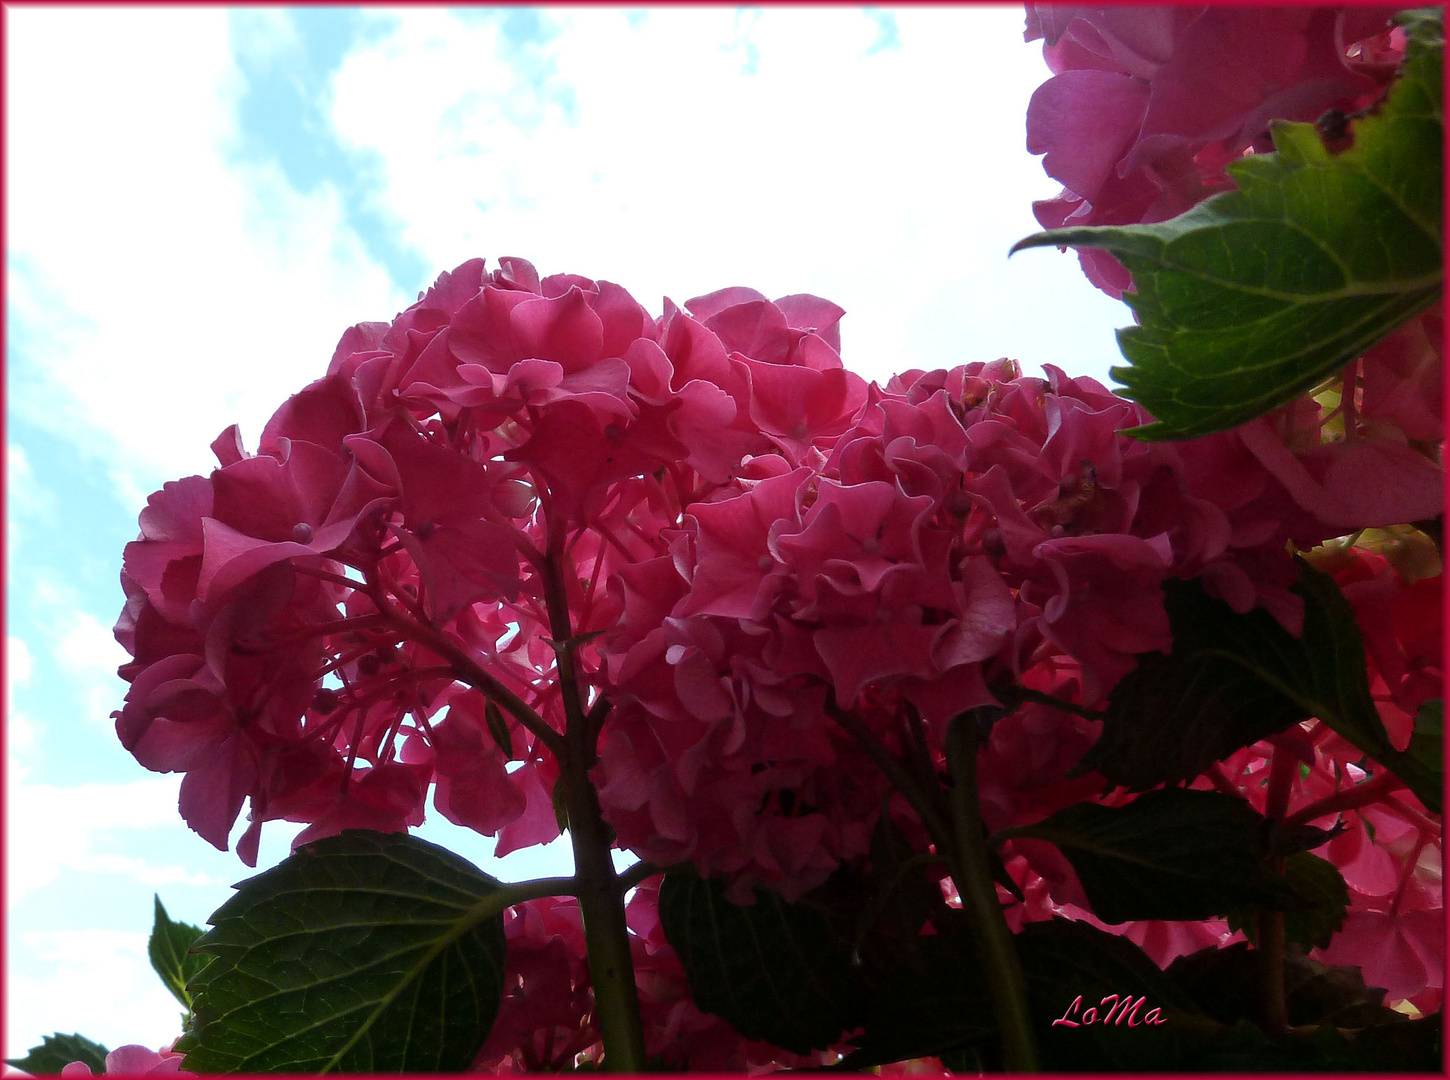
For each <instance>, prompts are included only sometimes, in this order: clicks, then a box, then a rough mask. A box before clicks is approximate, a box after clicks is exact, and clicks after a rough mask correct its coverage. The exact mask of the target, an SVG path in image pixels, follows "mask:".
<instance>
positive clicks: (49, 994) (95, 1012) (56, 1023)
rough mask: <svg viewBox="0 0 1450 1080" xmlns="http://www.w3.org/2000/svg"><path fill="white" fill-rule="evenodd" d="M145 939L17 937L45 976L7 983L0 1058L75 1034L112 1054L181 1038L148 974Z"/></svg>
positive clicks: (174, 1015) (104, 934)
mask: <svg viewBox="0 0 1450 1080" xmlns="http://www.w3.org/2000/svg"><path fill="white" fill-rule="evenodd" d="M146 939H147V934H146V932H144V931H116V930H70V931H38V930H31V931H26V932H25V933H23V934H21V935H20V944H21V947H22V948H23V949H25V950H26V951H28V952H33V953H35V954H37V960H38V964H37V969H38V970H40V971H42V972H44V973H43V974H32V973H27V974H14V973H12V974H11V975H10V976H9V977H8V978H7V980H6V994H5V1013H6V1016H5V1020H6V1023H5V1029H6V1033H7V1040H6V1041H7V1045H6V1048H5V1050H6V1056H7V1057H22V1056H24V1054H25V1052H26V1051H27V1050H28V1049H30V1046H31V1045H33V1044H34V1043H38V1042H39V1041H40V1035H41V1034H49V1033H51V1032H55V1031H60V1032H67V1033H68V1032H71V1031H75V1030H77V1028H78V1027H80V1028H82V1029H83V1030H81V1031H80V1032H79V1033H80V1034H82V1035H84V1036H85V1037H86V1038H89V1039H93V1040H95V1041H96V1042H99V1043H102V1044H103V1045H105V1046H107V1047H109V1048H110V1049H112V1050H114V1049H115V1048H116V1047H118V1046H125V1045H127V1044H131V1043H139V1044H141V1045H143V1046H146V1047H149V1048H151V1049H153V1050H154V1049H158V1048H160V1047H162V1046H166V1045H168V1044H169V1043H170V1042H171V1041H172V1040H173V1039H175V1038H176V1037H177V1036H178V1035H180V1034H181V1005H180V1004H179V1003H178V1002H177V1001H176V999H175V998H173V997H172V996H171V995H170V994H169V993H167V991H166V990H165V988H164V987H163V986H162V985H161V981H160V980H159V979H158V978H157V977H156V976H155V975H154V974H153V973H152V971H151V966H150V962H149V961H148V959H147V956H146ZM32 1033H37V1034H32ZM27 1039H30V1040H33V1042H27Z"/></svg>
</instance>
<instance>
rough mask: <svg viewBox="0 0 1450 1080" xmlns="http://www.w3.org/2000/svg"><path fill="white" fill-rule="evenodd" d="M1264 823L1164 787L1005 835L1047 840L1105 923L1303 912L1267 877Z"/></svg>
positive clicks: (1238, 803)
mask: <svg viewBox="0 0 1450 1080" xmlns="http://www.w3.org/2000/svg"><path fill="white" fill-rule="evenodd" d="M1264 834H1265V830H1264V819H1263V818H1262V817H1261V816H1260V815H1259V814H1257V813H1255V812H1254V811H1253V809H1251V808H1250V807H1249V805H1248V804H1247V803H1245V802H1244V801H1243V800H1242V799H1237V798H1234V797H1233V796H1231V795H1223V794H1220V793H1219V792H1216V791H1189V790H1186V789H1183V788H1168V789H1166V790H1164V791H1150V792H1148V793H1146V794H1144V795H1140V796H1138V798H1136V799H1135V800H1133V801H1132V802H1131V803H1129V804H1128V805H1126V806H1123V807H1118V808H1112V807H1106V806H1101V805H1099V804H1097V803H1076V804H1074V805H1072V806H1069V807H1066V808H1065V809H1063V810H1059V811H1058V812H1057V813H1055V814H1053V815H1052V816H1051V817H1049V818H1047V819H1046V820H1045V821H1042V822H1040V823H1038V824H1036V825H1028V826H1023V827H1018V828H1013V829H1010V830H1007V835H1011V836H1028V837H1035V838H1036V839H1039V840H1047V841H1050V842H1051V843H1054V844H1056V845H1057V846H1058V848H1060V849H1061V851H1062V853H1063V854H1064V855H1066V856H1067V859H1068V861H1069V862H1071V863H1072V866H1073V869H1074V870H1076V871H1077V876H1078V879H1079V880H1080V881H1081V882H1082V887H1083V891H1084V892H1086V893H1087V896H1088V900H1089V901H1091V903H1092V909H1093V914H1095V915H1096V916H1097V917H1098V918H1100V919H1102V920H1103V921H1104V922H1107V923H1121V922H1128V921H1130V920H1136V919H1188V920H1198V919H1209V918H1213V917H1214V916H1216V915H1224V914H1226V913H1228V912H1230V911H1233V910H1234V909H1235V908H1238V907H1242V906H1244V905H1248V904H1253V905H1263V906H1266V907H1273V908H1278V909H1283V908H1288V907H1294V906H1298V905H1301V904H1302V901H1301V900H1300V899H1299V897H1298V896H1297V895H1296V894H1295V893H1294V892H1293V890H1292V889H1290V888H1289V886H1288V884H1287V883H1286V882H1285V881H1284V879H1283V878H1281V877H1280V876H1278V875H1277V874H1275V873H1273V872H1272V871H1271V870H1269V869H1268V867H1267V865H1266V859H1265V850H1264Z"/></svg>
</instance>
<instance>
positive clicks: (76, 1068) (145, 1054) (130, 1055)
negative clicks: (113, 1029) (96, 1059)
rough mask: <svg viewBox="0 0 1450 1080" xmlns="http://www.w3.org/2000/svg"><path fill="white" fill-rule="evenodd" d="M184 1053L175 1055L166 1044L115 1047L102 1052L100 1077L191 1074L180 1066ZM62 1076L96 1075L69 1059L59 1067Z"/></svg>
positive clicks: (192, 1073)
mask: <svg viewBox="0 0 1450 1080" xmlns="http://www.w3.org/2000/svg"><path fill="white" fill-rule="evenodd" d="M183 1060H185V1055H184V1054H178V1053H177V1052H176V1051H174V1050H172V1049H171V1048H170V1047H165V1048H163V1049H161V1050H149V1049H147V1048H146V1047H144V1046H136V1045H134V1044H133V1045H129V1046H118V1047H116V1049H114V1050H112V1051H111V1052H110V1053H109V1054H107V1055H106V1067H105V1069H104V1070H103V1071H102V1072H101V1073H100V1074H99V1075H101V1076H195V1075H197V1074H196V1073H194V1072H187V1071H186V1070H185V1069H183V1068H182V1067H181V1063H182V1061H183ZM60 1075H61V1076H64V1077H83V1076H95V1075H97V1074H96V1073H95V1072H94V1071H93V1070H92V1069H91V1067H90V1066H89V1065H87V1064H86V1063H85V1062H83V1061H72V1062H71V1063H70V1064H69V1065H67V1066H66V1067H65V1068H63V1069H61V1071H60Z"/></svg>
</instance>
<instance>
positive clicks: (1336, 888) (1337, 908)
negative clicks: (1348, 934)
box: [1228, 851, 1349, 949]
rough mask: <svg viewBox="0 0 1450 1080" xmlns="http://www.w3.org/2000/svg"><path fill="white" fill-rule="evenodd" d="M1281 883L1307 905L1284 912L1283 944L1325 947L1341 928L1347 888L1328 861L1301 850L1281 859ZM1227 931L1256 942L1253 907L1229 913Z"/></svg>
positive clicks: (1336, 869) (1347, 902) (1346, 912)
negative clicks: (1241, 934) (1239, 933)
mask: <svg viewBox="0 0 1450 1080" xmlns="http://www.w3.org/2000/svg"><path fill="white" fill-rule="evenodd" d="M1284 880H1285V881H1287V882H1288V883H1289V888H1291V889H1293V890H1294V891H1295V892H1296V893H1298V894H1299V895H1300V896H1301V897H1302V898H1303V899H1304V900H1305V902H1306V903H1308V904H1309V905H1310V906H1309V907H1307V908H1304V909H1303V910H1300V911H1286V912H1285V913H1284V941H1285V942H1286V943H1288V944H1291V945H1303V946H1304V947H1305V948H1306V949H1310V948H1321V949H1324V948H1328V947H1329V939H1330V938H1332V937H1333V936H1334V933H1335V931H1336V930H1338V929H1339V928H1340V927H1341V926H1343V925H1344V916H1345V915H1346V914H1348V912H1349V887H1348V886H1347V885H1345V883H1344V876H1343V875H1342V874H1340V872H1339V870H1338V868H1337V867H1335V865H1334V864H1333V863H1332V862H1329V861H1327V860H1325V859H1321V858H1320V857H1319V856H1318V855H1311V854H1309V852H1307V851H1301V852H1298V853H1297V854H1294V855H1290V856H1289V857H1288V858H1287V859H1285V860H1284ZM1228 927H1229V929H1230V930H1242V931H1243V932H1244V937H1246V938H1248V939H1249V940H1250V941H1253V942H1257V941H1258V917H1257V911H1256V910H1255V909H1253V908H1240V909H1239V910H1237V911H1231V912H1229V916H1228Z"/></svg>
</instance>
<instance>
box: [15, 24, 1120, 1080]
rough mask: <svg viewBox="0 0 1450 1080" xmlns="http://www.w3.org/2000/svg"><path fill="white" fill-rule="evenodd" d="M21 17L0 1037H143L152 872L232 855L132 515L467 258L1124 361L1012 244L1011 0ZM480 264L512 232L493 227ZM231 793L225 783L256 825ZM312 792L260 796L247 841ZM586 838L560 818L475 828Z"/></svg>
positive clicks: (850, 351) (453, 832) (214, 898)
mask: <svg viewBox="0 0 1450 1080" xmlns="http://www.w3.org/2000/svg"><path fill="white" fill-rule="evenodd" d="M3 17H4V20H5V57H4V65H5V90H6V113H5V117H4V120H5V125H4V132H5V163H6V175H5V185H4V191H5V203H6V205H5V208H4V210H5V228H6V234H5V236H6V252H5V256H6V307H5V312H6V315H5V318H6V328H5V329H6V339H5V341H6V355H5V378H6V414H5V500H6V501H5V513H6V519H5V552H6V560H7V562H6V574H5V635H6V636H5V653H4V658H5V661H4V670H5V693H6V711H5V728H4V734H5V745H6V772H5V778H6V805H5V830H6V831H5V840H6V842H5V859H6V863H5V885H6V895H5V935H6V936H5V964H6V993H5V1003H6V1013H5V1020H6V1024H5V1056H6V1057H18V1056H22V1055H23V1054H24V1053H25V1052H26V1050H27V1049H28V1048H29V1047H31V1046H33V1045H36V1044H37V1043H38V1042H39V1041H40V1039H41V1037H42V1036H44V1035H48V1034H50V1033H52V1032H57V1031H58V1032H66V1033H69V1032H73V1031H74V1032H79V1033H81V1034H83V1035H85V1036H87V1037H88V1038H91V1039H94V1040H96V1041H99V1042H101V1043H103V1044H105V1045H106V1046H108V1047H110V1048H113V1049H114V1048H115V1047H116V1046H119V1045H123V1044H126V1043H141V1044H143V1045H147V1046H150V1047H153V1048H154V1047H158V1046H162V1045H165V1044H167V1043H169V1042H170V1041H171V1040H172V1039H173V1038H174V1037H175V1036H176V1035H177V1034H179V1012H180V1009H179V1006H178V1005H177V1004H176V1003H175V1002H174V1000H173V999H172V998H171V997H170V996H169V995H168V993H167V992H166V991H165V990H164V989H163V988H162V986H161V984H160V982H159V981H158V980H157V979H156V978H155V976H154V975H153V974H152V973H151V971H150V967H149V964H148V962H147V959H146V938H147V934H148V932H149V929H150V926H151V918H152V904H153V901H152V896H153V894H159V895H160V897H161V899H162V902H163V903H164V904H165V905H166V906H167V908H168V910H169V911H170V913H171V915H172V917H173V918H177V919H182V920H185V921H189V922H192V923H196V924H204V923H205V922H206V919H207V916H208V915H209V914H210V913H211V912H212V911H213V910H215V909H216V908H217V907H219V906H220V905H221V904H222V903H223V902H224V901H225V900H226V899H227V897H228V896H229V895H230V886H231V885H232V884H234V883H235V882H237V881H240V880H241V879H243V878H245V877H248V876H250V875H251V874H252V873H254V871H251V870H248V869H247V868H246V867H245V866H243V865H242V863H241V862H240V860H239V859H238V858H237V857H236V855H235V853H224V852H219V851H217V850H216V849H214V848H212V847H211V846H210V845H209V844H207V843H206V842H205V841H203V840H201V839H200V838H199V837H198V836H196V835H195V834H194V833H192V832H190V831H189V830H188V829H187V827H186V825H185V824H184V823H183V822H182V821H181V819H180V817H179V816H178V814H177V811H176V796H177V788H178V785H179V782H180V778H179V776H176V775H158V774H152V773H148V772H147V771H146V770H144V769H143V768H141V766H139V765H138V764H137V763H136V762H135V761H134V760H133V759H132V758H131V757H130V755H128V754H127V753H126V752H125V751H124V750H123V749H122V748H121V746H120V744H119V742H118V741H117V739H116V736H115V732H114V727H113V722H112V720H111V719H110V714H111V712H112V711H113V710H115V709H117V708H119V706H120V703H121V699H122V697H123V696H124V693H125V684H124V683H122V682H121V681H120V680H119V679H118V678H117V677H116V674H115V669H116V667H117V666H118V665H119V664H121V663H122V662H123V661H125V660H126V659H127V657H126V655H125V653H124V652H123V650H122V649H121V648H120V646H118V645H117V644H116V643H115V641H114V639H113V638H112V636H111V627H112V625H113V624H114V622H115V620H116V617H117V615H118V614H119V612H120V609H121V605H122V595H121V590H120V586H119V583H118V574H119V571H120V563H121V551H122V548H123V546H124V545H125V544H126V543H127V542H128V541H130V540H133V539H135V537H136V533H137V525H136V516H137V514H138V512H139V511H140V509H141V507H142V506H144V505H145V500H146V496H147V494H148V493H150V492H152V491H154V490H156V489H157V488H159V487H160V486H161V485H162V484H163V483H164V482H166V481H167V480H170V479H174V478H177V477H181V476H187V475H192V474H197V473H200V474H203V475H205V474H206V473H207V472H208V471H209V470H210V469H211V468H212V466H213V465H214V464H215V462H214V461H213V459H212V457H211V454H210V451H209V449H208V445H209V443H210V442H211V440H212V439H213V438H215V437H216V435H217V434H218V433H219V432H221V431H222V430H223V429H224V428H226V427H227V426H228V425H230V424H232V423H239V424H240V425H241V430H242V435H243V438H244V439H245V440H247V443H248V445H249V446H254V445H255V440H256V437H257V434H258V433H259V432H260V431H261V429H262V426H263V424H264V423H265V422H266V419H267V417H268V416H269V415H270V414H271V412H272V411H273V410H274V409H275V408H276V407H277V406H278V405H280V404H281V403H282V401H283V400H285V398H286V397H287V396H288V395H289V394H292V393H294V392H295V391H297V390H299V389H301V388H302V387H303V386H305V385H306V384H307V383H309V382H311V381H312V380H313V379H315V378H317V377H319V376H320V375H322V374H324V373H325V370H326V366H327V362H328V360H329V358H330V357H331V355H332V350H333V347H334V345H335V344H336V341H337V339H338V337H339V336H340V335H341V333H342V332H343V330H345V329H346V328H347V327H348V326H350V325H352V324H353V323H356V322H361V321H373V320H386V319H390V318H392V317H393V316H394V315H395V314H396V313H397V312H399V311H401V310H402V309H403V308H405V307H406V306H407V305H408V304H409V303H411V302H412V301H413V299H415V298H416V296H417V295H418V293H419V292H420V290H422V289H424V288H426V287H427V285H428V284H429V283H431V281H432V280H433V279H434V278H435V277H436V276H437V275H438V273H439V272H441V271H444V270H448V269H451V268H453V267H454V266H456V265H458V264H459V263H462V262H464V261H465V260H467V259H470V258H473V257H475V256H485V257H487V258H489V259H490V260H491V261H496V260H497V259H498V258H499V257H500V256H506V255H514V256H523V257H525V258H528V259H530V260H531V261H533V262H534V263H535V265H536V266H537V267H538V268H539V269H540V271H541V272H542V273H545V274H548V273H557V272H569V273H578V274H583V275H585V276H588V277H593V278H597V279H606V280H610V281H614V282H617V283H618V284H620V285H623V286H624V287H625V288H627V289H628V290H629V291H630V292H631V293H632V294H633V295H634V296H635V297H636V298H637V299H639V300H640V301H641V302H642V303H643V304H644V305H645V306H646V307H647V308H649V309H650V310H651V311H652V312H654V313H655V314H659V312H660V311H661V309H662V301H663V298H664V297H665V296H669V297H670V298H672V299H673V300H675V301H676V302H679V303H683V302H684V301H686V300H688V299H689V298H691V297H693V296H697V295H700V294H702V293H705V292H709V291H712V290H714V289H718V288H722V287H725V286H731V285H748V286H751V287H753V288H756V289H759V290H760V291H761V292H764V293H766V294H767V295H770V296H781V295H786V294H790V293H801V292H809V293H815V294H817V295H820V296H824V297H826V298H828V299H831V300H834V301H835V302H836V303H838V304H840V305H841V306H842V307H844V308H845V309H846V312H847V314H846V316H845V318H844V320H843V322H842V324H841V325H842V355H843V358H844V360H845V363H846V364H847V366H848V367H850V368H852V369H853V370H855V371H857V372H859V373H861V374H862V375H863V376H865V377H867V378H872V379H879V380H882V381H884V380H885V379H886V378H888V377H889V376H890V375H891V374H892V373H894V372H896V371H901V370H906V369H910V368H926V369H930V368H937V367H950V366H954V365H957V364H961V363H965V362H968V361H973V360H993V359H996V358H998V357H1002V356H1010V357H1013V358H1016V359H1017V360H1019V361H1021V363H1022V364H1023V366H1024V368H1025V369H1027V370H1028V371H1029V372H1032V371H1035V370H1036V369H1037V368H1038V367H1040V365H1042V364H1045V363H1050V364H1055V365H1057V366H1059V367H1061V368H1063V369H1065V370H1066V371H1067V372H1069V373H1070V374H1074V375H1079V374H1086V375H1092V376H1094V377H1097V378H1099V379H1103V380H1104V381H1106V379H1107V369H1108V367H1109V365H1111V364H1113V363H1116V362H1117V361H1118V359H1119V356H1118V352H1117V347H1116V344H1115V340H1114V336H1113V330H1114V328H1116V327H1119V326H1123V325H1126V324H1128V323H1129V322H1130V321H1131V318H1130V315H1129V313H1128V311H1127V309H1126V308H1125V307H1124V306H1123V305H1122V304H1120V303H1118V302H1117V301H1114V300H1110V299H1108V298H1107V297H1105V296H1103V295H1102V294H1100V293H1098V292H1097V291H1096V290H1095V289H1094V288H1093V287H1092V286H1091V285H1089V284H1088V282H1087V281H1086V279H1085V278H1084V277H1083V276H1082V274H1081V272H1080V270H1079V268H1078V265H1077V260H1076V258H1075V257H1074V256H1073V255H1071V254H1060V253H1058V252H1055V251H1052V250H1046V251H1041V250H1036V251H1029V252H1024V253H1022V254H1020V255H1018V256H1015V257H1014V258H1012V259H1010V260H1009V259H1008V258H1007V251H1008V249H1009V248H1010V247H1011V245H1012V244H1013V243H1014V242H1015V241H1016V240H1018V239H1021V238H1022V237H1023V236H1026V235H1027V234H1029V233H1031V232H1034V231H1036V229H1037V225H1036V222H1035V220H1034V219H1033V217H1032V213H1031V203H1032V200H1033V199H1042V198H1051V197H1053V196H1055V195H1056V194H1057V193H1058V186H1057V185H1056V184H1055V183H1054V182H1052V181H1051V180H1049V179H1048V178H1047V177H1046V176H1045V175H1044V174H1043V172H1042V169H1041V163H1040V161H1039V160H1038V159H1036V158H1033V157H1031V156H1030V155H1028V154H1027V152H1026V149H1025V145H1024V143H1025V135H1024V115H1025V111H1026V107H1027V102H1028V99H1029V97H1030V96H1031V93H1032V91H1033V90H1034V89H1035V88H1036V87H1037V86H1038V85H1039V84H1040V83H1041V82H1043V81H1044V80H1045V79H1046V78H1047V77H1048V75H1049V73H1048V71H1047V69H1046V67H1045V65H1044V64H1043V62H1042V57H1041V49H1040V45H1038V44H1031V45H1028V44H1024V43H1023V41H1022V28H1023V14H1022V9H1021V8H1020V7H986V6H977V7H962V8H950V7H939V6H922V7H910V8H903V9H892V8H822V7H813V8H809V9H792V8H785V7H771V8H766V9H734V8H727V7H699V8H694V7H663V8H648V9H643V10H624V9H611V8H600V7H589V8H552V9H533V8H509V9H488V8H468V9H441V8H440V9H432V8H419V7H412V8H408V9H406V10H398V11H395V10H389V9H385V8H376V7H374V8H348V7H335V6H325V7H323V6H319V7H307V8H279V7H250V8H240V7H236V8H224V7H206V8H175V7H168V8H140V7H106V6H101V7H64V6H61V7H43V6H27V5H14V4H12V5H8V6H6V7H5V9H4V15H3ZM493 264H496V262H494V263H493ZM243 827H245V814H244V815H243V820H242V821H241V822H239V824H238V833H236V834H234V836H235V835H239V832H240V829H241V828H243ZM300 828H301V827H300V826H289V825H287V824H286V823H271V824H269V825H268V826H267V827H266V828H265V829H264V830H263V841H262V849H261V857H260V860H259V863H258V870H259V871H260V870H261V869H263V868H265V867H266V866H268V865H271V864H274V863H275V862H277V861H278V860H280V859H282V858H284V857H285V856H286V854H287V851H288V845H289V843H290V841H291V838H292V836H293V835H295V834H296V832H297V831H299V830H300ZM419 835H421V836H423V837H424V838H426V839H430V840H433V841H435V842H437V843H440V844H444V845H446V846H449V847H451V848H453V849H454V850H456V851H458V852H459V853H460V854H462V855H464V856H465V857H467V858H470V859H472V860H473V861H474V862H476V863H477V864H478V865H479V866H480V867H482V868H483V869H484V870H486V871H488V872H489V873H491V874H494V875H495V876H497V877H500V878H502V879H504V880H522V879H524V878H528V877H535V876H540V875H544V874H555V873H568V872H569V869H570V860H569V855H568V853H567V851H565V850H563V845H554V846H552V847H550V848H547V849H542V850H536V851H532V852H522V853H518V854H515V855H512V856H510V857H509V858H508V859H506V860H503V861H497V860H493V859H492V857H491V853H492V846H493V842H492V841H491V840H489V839H486V838H483V837H479V836H477V835H475V834H472V833H469V832H467V831H465V830H463V829H460V828H457V827H455V826H452V825H450V824H449V823H447V822H446V821H441V820H437V819H436V815H433V817H431V818H430V820H429V822H428V823H427V824H425V825H424V826H423V828H422V829H421V830H419Z"/></svg>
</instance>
